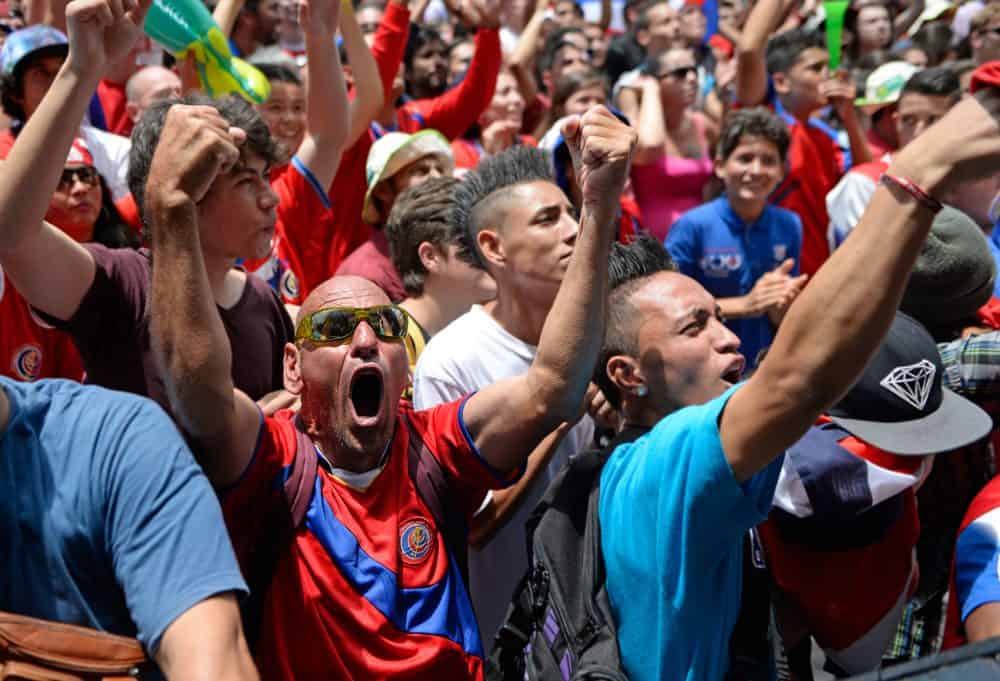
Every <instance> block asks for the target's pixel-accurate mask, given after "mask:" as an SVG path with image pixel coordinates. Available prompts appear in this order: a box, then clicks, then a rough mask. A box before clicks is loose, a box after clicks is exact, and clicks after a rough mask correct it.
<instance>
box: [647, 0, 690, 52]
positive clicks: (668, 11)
mask: <svg viewBox="0 0 1000 681" xmlns="http://www.w3.org/2000/svg"><path fill="white" fill-rule="evenodd" d="M646 16H647V18H648V19H649V28H648V29H647V30H648V33H649V44H648V45H647V46H646V52H647V54H657V53H659V52H662V51H663V50H665V49H667V48H670V47H678V46H680V45H681V44H682V43H683V38H682V37H681V21H680V16H678V14H677V10H675V9H673V8H672V7H671V6H670V5H669V4H667V3H665V2H661V3H659V4H656V5H654V6H653V7H651V8H650V9H649V11H648V12H647V14H646Z"/></svg>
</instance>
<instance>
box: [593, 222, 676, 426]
mask: <svg viewBox="0 0 1000 681" xmlns="http://www.w3.org/2000/svg"><path fill="white" fill-rule="evenodd" d="M676 269H677V267H676V266H675V265H674V261H673V259H672V258H671V257H670V254H669V253H668V252H667V249H666V248H664V246H663V244H662V243H660V242H659V241H658V240H657V239H655V238H654V237H652V236H650V235H649V234H647V233H645V232H644V233H642V234H640V235H639V236H637V237H636V238H635V241H633V242H632V243H630V244H627V245H623V244H620V243H615V244H613V245H612V246H611V258H610V260H609V261H608V290H609V291H610V293H609V294H608V322H607V327H606V330H605V332H604V344H603V345H602V346H601V354H600V355H599V356H598V359H597V367H596V368H595V370H594V383H596V384H597V387H599V388H600V389H601V392H603V393H604V397H606V398H607V400H608V402H610V403H611V406H613V407H614V408H615V409H619V408H620V407H621V403H622V398H621V392H620V391H619V390H618V386H616V385H615V384H614V383H613V382H612V381H611V379H610V378H608V371H607V368H608V360H609V359H611V358H612V357H614V356H615V355H630V356H632V357H635V356H636V355H638V354H639V348H638V347H637V338H636V317H637V314H636V310H635V308H634V307H633V305H632V302H631V298H632V294H633V293H634V292H635V291H636V289H638V288H639V286H640V285H641V284H642V283H643V282H644V281H645V280H646V279H648V278H649V277H651V276H653V275H654V274H657V273H659V272H674V271H676Z"/></svg>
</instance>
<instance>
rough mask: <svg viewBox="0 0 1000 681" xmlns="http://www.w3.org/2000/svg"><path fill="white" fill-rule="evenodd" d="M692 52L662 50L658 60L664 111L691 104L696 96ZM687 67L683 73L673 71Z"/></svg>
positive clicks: (695, 63) (696, 73) (696, 83)
mask: <svg viewBox="0 0 1000 681" xmlns="http://www.w3.org/2000/svg"><path fill="white" fill-rule="evenodd" d="M696 67H697V62H696V61H695V58H694V53H693V52H691V50H688V49H672V50H668V51H667V52H664V53H663V55H662V56H661V57H660V60H659V71H657V73H656V76H657V77H658V78H659V80H660V98H661V99H662V101H663V110H664V111H676V110H678V109H682V108H685V107H689V106H692V105H693V104H694V102H695V100H696V99H697V97H698V71H697V70H696ZM679 69H687V71H686V73H684V75H679V72H678V74H677V75H675V71H677V70H679Z"/></svg>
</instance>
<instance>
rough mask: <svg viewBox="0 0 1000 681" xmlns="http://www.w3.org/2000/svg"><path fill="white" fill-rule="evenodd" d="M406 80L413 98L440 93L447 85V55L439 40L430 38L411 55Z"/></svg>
mask: <svg viewBox="0 0 1000 681" xmlns="http://www.w3.org/2000/svg"><path fill="white" fill-rule="evenodd" d="M407 80H408V82H409V83H410V86H411V88H412V90H413V92H412V94H413V96H414V97H415V98H417V99H420V98H423V97H433V96H436V95H439V94H441V92H443V91H444V89H445V87H447V85H448V55H447V51H446V50H445V45H444V43H443V42H442V41H440V40H431V41H430V42H428V43H426V44H425V45H423V46H422V47H421V48H420V49H419V50H417V53H416V54H415V55H414V56H413V61H412V63H411V64H410V71H409V73H408V74H407Z"/></svg>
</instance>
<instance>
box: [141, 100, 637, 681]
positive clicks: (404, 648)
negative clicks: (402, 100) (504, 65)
mask: <svg viewBox="0 0 1000 681" xmlns="http://www.w3.org/2000/svg"><path fill="white" fill-rule="evenodd" d="M188 113H189V112H187V111H185V109H184V108H183V107H176V108H174V109H171V111H170V113H169V115H168V126H169V128H170V130H171V131H172V132H174V131H176V133H178V134H181V133H182V131H183V129H184V127H183V126H185V125H186V124H187V122H188V120H189V116H188V115H186V114H188ZM566 133H567V135H568V136H569V137H571V138H572V139H573V145H574V155H575V157H576V158H578V159H579V162H580V173H581V176H582V177H583V186H584V196H585V201H586V203H585V206H584V209H583V214H582V216H581V219H582V222H583V226H582V228H580V231H581V234H582V236H581V237H580V240H579V243H578V245H577V248H576V249H575V251H573V252H572V257H571V258H567V263H566V265H565V268H564V271H565V277H564V278H565V286H564V287H562V288H561V289H560V290H559V293H558V295H557V297H556V298H557V299H556V302H555V303H554V304H553V305H552V307H551V312H550V313H549V315H548V321H547V322H546V323H545V329H544V332H543V333H542V334H540V336H541V337H540V340H539V342H538V353H537V358H536V359H535V360H534V362H533V363H532V364H531V365H530V366H529V368H528V369H527V371H526V372H525V373H524V374H522V375H517V376H513V377H511V378H510V379H509V380H506V381H504V382H502V383H500V384H498V385H494V386H484V387H483V389H482V390H480V391H479V392H477V393H476V394H474V395H471V396H468V395H467V396H463V397H462V399H458V400H455V401H451V402H449V403H448V404H445V405H441V406H440V407H438V408H435V409H429V410H425V411H414V410H413V409H412V408H411V407H410V406H409V404H408V403H407V402H405V401H400V399H399V396H400V395H401V393H402V391H403V389H404V387H405V385H406V383H407V380H408V375H407V368H406V351H405V348H404V346H403V337H404V336H405V333H406V326H407V321H406V320H407V317H406V314H405V312H403V311H402V310H401V309H400V308H398V307H397V306H394V305H391V304H390V303H389V299H388V297H387V296H386V295H385V294H384V293H383V292H382V291H380V290H379V289H378V288H377V287H376V286H375V285H374V284H372V283H370V282H368V281H366V280H364V279H360V278H358V277H335V278H333V279H331V280H330V281H328V282H327V283H326V284H324V285H322V286H320V287H319V288H317V289H316V290H314V291H313V292H312V294H310V296H309V298H307V300H306V301H305V303H304V304H303V306H302V308H301V310H300V311H299V319H298V328H297V333H296V342H295V343H294V344H292V343H289V344H287V345H286V346H285V378H286V388H287V389H288V390H289V391H290V392H292V393H294V394H297V395H299V396H301V399H302V408H301V411H300V412H299V414H298V417H297V418H296V419H295V420H294V421H293V420H291V419H288V418H282V417H279V418H262V416H261V412H260V409H259V408H258V407H257V406H256V405H255V404H254V403H253V402H252V401H251V400H250V399H249V398H248V397H247V396H246V395H245V394H244V393H242V392H241V391H239V390H237V389H234V386H233V383H232V378H231V375H232V368H231V366H230V357H231V352H232V351H231V349H230V347H229V339H228V338H227V336H226V333H225V329H224V328H223V325H222V320H221V319H220V317H219V314H218V311H217V309H216V307H215V306H214V305H212V303H211V300H210V292H209V282H208V277H207V272H206V267H205V265H204V259H203V258H202V256H201V254H200V243H199V241H200V239H199V229H198V219H199V208H198V206H197V204H196V198H197V197H198V196H199V194H200V190H201V189H202V188H203V187H205V186H206V185H209V184H211V182H212V181H213V175H214V174H215V173H217V172H218V169H219V166H217V165H215V164H214V163H213V162H212V161H213V160H217V161H216V162H217V163H219V164H220V165H222V167H225V165H226V164H228V163H233V162H236V161H237V160H238V159H239V155H240V152H239V146H238V145H239V139H238V137H239V136H238V135H236V136H234V135H233V134H232V132H230V129H229V126H228V125H227V123H226V122H225V121H224V120H222V119H221V118H218V117H216V118H214V119H212V120H208V121H204V124H203V125H201V126H199V130H198V137H197V138H196V140H194V141H195V142H198V144H194V145H192V144H191V142H192V141H191V140H180V143H178V142H173V141H172V138H171V137H170V136H168V135H166V134H164V136H163V138H162V140H161V143H160V146H159V147H158V148H157V151H156V156H155V158H154V164H153V165H154V168H153V170H152V171H151V173H150V186H151V190H150V196H149V200H148V205H149V207H150V210H151V214H152V216H153V221H154V230H153V233H154V238H155V239H156V243H155V246H156V252H157V256H156V258H155V259H154V261H153V301H152V318H153V326H154V330H155V333H154V334H153V338H154V339H155V343H156V344H157V356H158V359H159V361H160V362H161V365H162V366H163V367H164V368H165V373H166V376H167V380H168V383H169V385H170V391H169V394H170V398H171V406H172V407H173V408H174V410H175V412H176V413H177V415H178V420H179V422H180V423H181V426H182V428H183V430H184V431H185V432H186V433H187V434H188V436H189V437H190V439H191V440H192V442H194V443H195V445H196V447H197V450H198V451H199V452H200V453H201V454H202V459H201V461H202V463H203V466H204V467H205V470H206V472H207V473H208V476H209V478H210V480H212V481H213V482H214V483H215V485H216V486H217V487H219V488H225V489H227V494H226V499H225V510H226V513H227V519H228V521H229V528H230V533H231V535H232V536H233V540H234V545H235V547H236V551H237V555H238V556H239V557H240V559H241V561H243V566H244V568H245V569H246V568H250V567H252V560H253V556H254V553H255V549H256V547H259V546H261V545H267V544H269V543H271V542H274V541H276V540H278V539H279V537H276V536H274V534H272V533H269V532H267V531H266V530H265V529H264V528H265V526H266V525H267V524H268V523H267V522H266V519H267V518H268V517H270V516H271V514H279V513H280V514H287V513H288V512H289V505H288V503H287V501H286V498H285V496H284V495H283V494H282V493H281V492H280V489H281V486H282V481H283V480H284V479H285V478H286V476H287V473H288V471H289V470H290V468H289V467H292V468H295V467H296V465H297V464H298V465H310V464H309V463H308V462H310V461H312V462H314V465H313V471H315V472H314V473H313V475H314V476H315V480H314V481H313V479H311V478H307V479H305V486H304V489H306V490H309V496H308V497H307V499H308V510H307V512H306V513H305V519H304V522H303V524H302V525H301V526H299V527H298V528H296V529H295V532H294V534H293V536H292V537H291V539H290V540H289V541H288V542H287V544H285V545H284V546H282V547H281V548H280V551H279V554H278V557H277V569H276V571H275V573H274V577H273V579H272V580H271V582H270V589H269V590H268V592H267V594H266V597H265V603H264V606H263V609H262V610H263V619H262V621H261V622H260V630H261V633H260V638H259V645H258V649H257V660H258V663H259V664H260V665H261V668H262V670H263V676H264V677H266V678H268V679H288V680H291V679H313V678H330V677H334V678H389V677H393V678H396V677H398V678H404V677H405V678H441V679H458V678H471V679H481V678H482V675H483V648H482V643H481V639H480V637H479V633H478V631H477V630H476V625H475V619H474V614H473V610H472V607H471V604H470V602H469V598H468V594H467V592H466V587H465V583H464V580H463V578H462V575H461V569H460V568H459V565H460V564H461V561H462V559H463V555H464V552H465V544H466V528H467V523H468V522H469V521H470V520H471V517H472V515H473V513H474V512H475V510H476V508H477V507H478V506H479V504H480V502H481V501H482V499H483V496H484V494H485V492H486V490H487V489H488V488H492V487H499V486H502V485H505V484H511V483H513V482H514V481H515V480H516V479H517V477H518V476H519V474H520V469H521V468H523V466H524V465H525V458H526V457H527V454H528V452H530V451H531V450H532V449H533V448H534V447H535V446H536V445H537V443H538V442H539V441H541V440H542V438H544V437H545V436H546V434H548V433H549V432H550V431H552V430H553V429H555V428H556V427H557V426H558V424H560V423H561V422H563V421H566V420H572V419H573V418H575V417H576V415H577V414H578V412H579V407H580V403H581V401H582V399H583V396H584V392H585V390H586V388H587V385H588V382H589V376H590V373H591V367H592V362H593V361H594V360H595V359H596V356H597V350H598V349H599V345H600V343H599V338H600V336H601V335H603V334H601V332H600V331H601V329H602V327H603V321H604V304H605V301H606V295H607V289H606V282H607V279H606V275H605V271H606V270H605V267H604V263H605V262H606V261H607V257H608V248H609V246H610V243H611V240H612V235H613V233H614V228H615V209H616V207H617V196H618V194H620V193H621V191H622V190H623V188H624V184H625V181H626V179H627V176H628V162H629V158H630V156H631V153H632V148H633V147H634V144H635V134H634V133H633V132H631V130H629V129H628V128H627V127H626V126H624V125H623V124H621V123H620V122H619V121H618V120H617V119H616V118H615V117H614V116H612V115H611V114H610V113H609V112H607V111H606V110H591V111H589V112H588V113H587V114H585V115H584V116H583V117H582V118H581V119H578V120H575V121H573V122H571V123H570V124H568V126H567V129H566ZM185 142H186V144H185ZM192 146H193V147H194V148H195V150H196V151H195V153H188V149H189V148H191V147H192ZM493 158H494V159H501V157H500V156H498V157H493ZM474 175H475V172H474V173H473V176H474ZM480 186H482V185H480ZM512 198H514V199H516V203H517V206H516V208H517V209H519V210H517V211H516V212H515V211H513V210H512V211H510V212H507V213H506V214H505V215H500V216H497V217H499V218H500V219H501V221H500V222H499V223H494V224H495V229H498V230H499V231H505V230H508V229H509V230H510V231H519V232H523V231H530V232H532V233H533V232H535V231H536V230H537V229H541V226H540V225H538V226H536V222H537V220H536V216H537V215H539V214H541V215H544V216H545V218H546V219H547V220H548V223H547V224H546V225H545V227H546V228H549V229H552V228H553V225H552V222H555V223H557V224H558V225H559V228H563V229H565V230H566V231H567V232H568V231H572V232H573V233H574V234H575V233H576V231H577V229H578V227H577V223H576V220H575V219H574V218H573V217H572V216H571V215H570V214H569V212H568V210H567V206H566V202H565V197H562V193H561V192H560V191H559V189H558V188H557V187H555V186H554V185H552V184H551V183H546V182H531V183H521V184H519V185H517V186H514V187H495V191H493V192H490V194H488V195H478V196H477V199H478V201H477V204H476V205H474V206H471V207H472V208H473V210H476V209H477V208H478V206H480V205H482V204H487V203H493V204H496V205H499V204H504V205H507V206H511V199H512ZM559 228H556V229H557V231H562V230H561V229H559ZM191 294H193V295H191ZM595 332H596V335H595ZM303 441H304V444H302V445H299V444H298V443H299V442H303ZM316 466H318V468H319V470H317V469H316ZM248 561H250V562H248Z"/></svg>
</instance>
